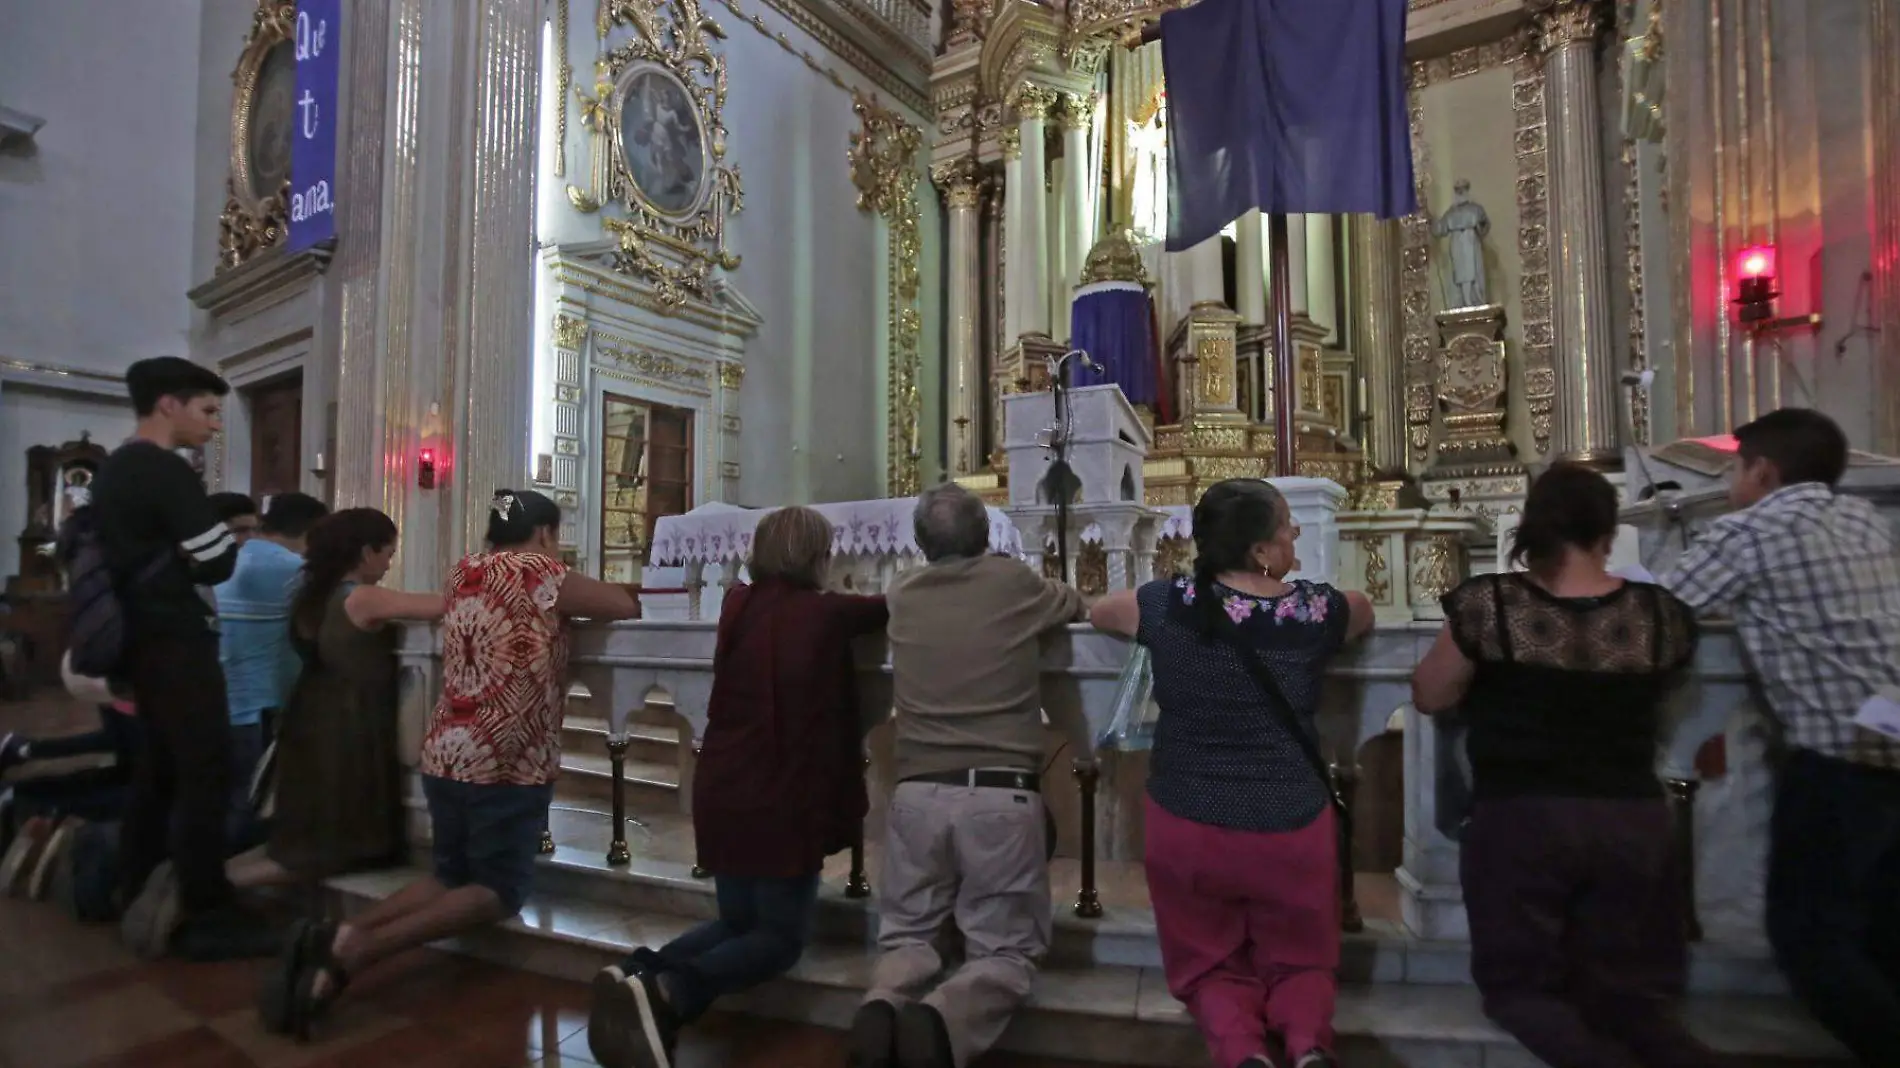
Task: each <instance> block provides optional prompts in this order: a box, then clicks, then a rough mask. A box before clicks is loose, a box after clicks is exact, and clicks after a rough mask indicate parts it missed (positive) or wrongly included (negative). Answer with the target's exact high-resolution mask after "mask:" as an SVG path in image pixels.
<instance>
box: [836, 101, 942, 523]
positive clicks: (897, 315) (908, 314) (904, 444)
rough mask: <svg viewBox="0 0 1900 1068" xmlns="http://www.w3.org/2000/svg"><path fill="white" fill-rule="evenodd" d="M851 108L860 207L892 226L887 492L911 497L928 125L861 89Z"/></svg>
mask: <svg viewBox="0 0 1900 1068" xmlns="http://www.w3.org/2000/svg"><path fill="white" fill-rule="evenodd" d="M851 110H852V111H854V112H856V113H857V116H858V120H859V121H860V122H861V123H862V126H861V127H860V128H859V129H858V130H857V131H856V132H854V133H853V134H852V135H851V147H850V149H849V150H848V151H847V152H846V153H845V157H846V159H847V160H848V161H849V162H850V164H851V184H852V185H854V186H856V187H857V190H858V210H860V211H866V212H872V213H874V214H876V215H879V216H881V217H882V218H883V219H884V221H885V222H886V223H887V224H888V225H889V227H890V239H889V249H888V253H887V258H888V270H889V272H890V280H889V289H890V307H889V308H888V309H887V313H886V314H887V318H888V320H889V330H890V372H889V380H888V384H887V388H886V390H885V401H886V404H887V405H888V408H889V415H888V420H887V422H888V424H889V425H888V427H887V429H886V432H885V442H886V449H887V456H886V474H885V492H887V493H888V494H889V495H890V496H892V497H909V496H913V495H915V494H916V493H917V492H918V491H919V490H920V489H921V488H922V481H923V475H922V470H921V468H922V461H923V426H922V422H923V402H922V397H921V395H920V394H919V391H918V383H917V379H918V377H919V376H920V374H921V371H922V364H923V357H922V353H921V352H920V350H919V341H920V337H921V335H922V333H923V313H922V311H921V310H920V309H919V308H918V306H917V301H918V297H919V295H920V294H921V291H922V288H923V286H922V281H921V276H920V273H919V265H918V261H919V260H920V259H921V257H922V254H923V236H922V232H921V230H920V228H919V213H918V206H917V180H918V178H919V175H920V172H919V170H918V165H917V152H918V149H920V148H921V147H922V146H923V139H924V132H923V130H922V129H921V128H919V127H916V126H912V125H911V124H910V123H908V122H905V121H904V119H903V117H902V116H900V115H898V114H897V113H896V112H895V111H892V110H891V109H889V108H887V107H885V106H884V105H882V104H880V103H878V102H877V101H876V100H875V99H873V98H870V97H866V96H862V95H858V96H856V97H855V99H854V100H853V101H852V103H851Z"/></svg>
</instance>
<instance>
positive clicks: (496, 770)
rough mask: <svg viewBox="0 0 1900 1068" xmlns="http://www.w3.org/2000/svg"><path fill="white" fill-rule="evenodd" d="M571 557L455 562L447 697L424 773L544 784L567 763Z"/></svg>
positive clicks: (497, 556)
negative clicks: (565, 606)
mask: <svg viewBox="0 0 1900 1068" xmlns="http://www.w3.org/2000/svg"><path fill="white" fill-rule="evenodd" d="M566 577H567V565H565V564H563V563H561V562H560V561H559V560H555V559H552V558H550V557H546V556H542V555H540V554H538V553H515V552H505V553H474V554H471V555H469V556H466V557H463V558H462V560H461V561H460V562H459V563H457V564H456V565H455V567H454V568H452V569H451V570H450V571H449V581H448V610H447V612H445V613H444V614H443V617H442V697H441V699H440V700H439V701H438V702H437V703H436V708H435V713H434V715H433V716H431V717H430V719H429V730H428V733H427V734H426V735H424V737H423V740H422V763H421V771H422V774H424V775H432V776H435V777H437V778H442V779H450V780H453V781H456V782H465V783H474V784H477V785H493V784H513V785H521V786H536V785H541V784H543V783H550V782H553V781H554V779H555V778H556V776H557V775H558V773H559V771H560V766H561V741H560V739H561V715H562V703H563V702H562V697H563V694H564V691H565V689H566V686H567V631H566V629H565V627H564V626H563V624H562V620H561V617H560V615H559V614H558V613H556V612H555V609H554V604H555V601H556V600H557V599H558V598H559V597H560V593H561V582H562V580H563V579H565V578H566Z"/></svg>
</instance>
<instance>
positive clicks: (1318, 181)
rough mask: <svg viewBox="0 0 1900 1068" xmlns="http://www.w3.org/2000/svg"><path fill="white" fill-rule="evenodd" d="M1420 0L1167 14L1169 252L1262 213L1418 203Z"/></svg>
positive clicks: (1405, 209) (1392, 208)
mask: <svg viewBox="0 0 1900 1068" xmlns="http://www.w3.org/2000/svg"><path fill="white" fill-rule="evenodd" d="M1405 4H1406V0H1201V2H1200V3H1197V4H1194V5H1192V6H1189V7H1185V8H1180V9H1178V10H1174V11H1169V12H1167V13H1165V14H1163V15H1162V16H1161V62H1162V67H1163V70H1164V72H1165V74H1166V76H1167V93H1168V119H1167V122H1168V245H1167V247H1168V249H1169V251H1174V252H1178V251H1181V250H1183V249H1188V248H1192V247H1193V246H1195V245H1198V244H1200V243H1201V242H1202V241H1205V240H1207V239H1208V238H1210V237H1213V236H1214V235H1215V234H1217V233H1219V232H1220V230H1221V228H1222V227H1224V226H1226V225H1227V224H1228V223H1230V222H1233V221H1234V220H1235V219H1238V218H1239V217H1240V216H1241V215H1243V214H1245V213H1246V212H1247V210H1248V209H1250V208H1259V209H1260V210H1262V211H1265V212H1268V213H1269V214H1289V215H1290V214H1297V213H1301V212H1314V213H1320V214H1343V213H1347V212H1366V213H1368V214H1372V215H1377V216H1380V217H1381V218H1391V217H1394V216H1399V215H1409V214H1411V213H1412V212H1414V211H1416V210H1417V209H1418V198H1417V191H1416V190H1415V189H1414V188H1413V184H1412V143H1411V132H1410V129H1409V128H1408V126H1407V123H1406V115H1405Z"/></svg>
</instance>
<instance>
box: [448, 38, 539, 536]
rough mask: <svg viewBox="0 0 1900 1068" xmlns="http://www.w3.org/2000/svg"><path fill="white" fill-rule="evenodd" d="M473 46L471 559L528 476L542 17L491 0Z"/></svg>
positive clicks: (464, 434) (466, 513) (463, 412)
mask: <svg viewBox="0 0 1900 1068" xmlns="http://www.w3.org/2000/svg"><path fill="white" fill-rule="evenodd" d="M477 13H478V22H477V25H476V27H475V31H474V33H473V34H472V37H473V39H474V43H475V50H476V51H475V56H474V73H475V80H474V93H473V104H472V110H473V112H474V115H473V124H472V135H473V136H472V139H471V143H470V146H469V147H470V149H471V151H470V155H469V161H468V168H469V181H468V184H467V186H466V187H465V188H466V189H467V195H468V203H469V210H468V218H469V219H470V220H471V225H470V226H469V228H468V230H467V245H466V249H467V251H466V254H465V256H464V257H463V262H464V263H465V264H466V268H467V273H466V275H464V276H463V277H464V278H465V284H466V290H465V292H466V293H467V302H466V305H465V306H466V308H467V314H468V320H467V321H468V327H467V333H466V335H465V336H466V343H465V345H464V346H463V347H462V349H461V351H460V355H461V356H462V358H463V361H464V362H463V364H462V366H461V367H459V368H458V369H457V370H458V371H459V372H460V373H459V374H458V380H459V381H458V385H459V387H460V396H459V397H458V398H457V403H456V407H457V409H458V412H457V415H458V418H457V420H456V422H457V428H458V430H459V431H460V435H459V437H460V440H461V448H460V449H459V450H458V451H459V454H460V455H459V456H458V457H457V463H456V465H455V466H456V467H457V468H458V470H456V471H455V472H454V478H453V480H452V483H451V484H452V485H453V486H454V492H455V493H456V494H457V495H458V496H459V498H460V502H461V509H460V514H461V519H462V535H463V544H462V548H463V551H467V549H468V548H471V547H474V546H479V545H480V544H481V542H482V536H483V532H484V531H485V529H486V527H487V525H488V502H489V500H490V498H491V496H492V495H493V494H494V492H495V490H496V489H497V488H501V487H512V486H518V485H520V484H522V483H524V482H526V481H527V477H528V456H527V450H528V441H527V433H526V428H527V426H528V423H529V418H528V417H529V404H530V399H531V396H532V392H533V382H532V378H531V376H532V374H533V367H534V365H533V361H531V360H530V359H528V352H529V346H530V345H531V344H532V342H533V323H532V317H533V313H534V261H533V259H532V258H531V257H530V256H529V255H528V249H529V245H530V242H531V241H532V239H533V235H534V206H535V205H534V179H535V132H536V127H537V126H538V125H539V124H538V123H536V122H534V121H533V116H534V115H536V114H537V113H538V110H537V105H538V101H539V97H540V85H541V79H540V71H539V69H538V68H539V58H540V53H541V11H540V8H539V6H538V5H535V4H522V3H519V2H517V0H482V2H481V4H480V5H479V7H478V9H477Z"/></svg>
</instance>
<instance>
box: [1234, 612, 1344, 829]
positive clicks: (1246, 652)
mask: <svg viewBox="0 0 1900 1068" xmlns="http://www.w3.org/2000/svg"><path fill="white" fill-rule="evenodd" d="M1221 618H1222V620H1223V623H1224V626H1223V628H1222V629H1223V631H1224V632H1225V633H1224V636H1225V637H1226V638H1227V641H1228V644H1230V645H1232V646H1233V647H1234V651H1235V652H1236V653H1238V654H1239V655H1240V664H1241V666H1242V667H1244V668H1246V669H1247V674H1248V675H1251V676H1252V677H1253V681H1254V685H1255V686H1257V687H1259V689H1260V690H1261V692H1262V694H1263V695H1264V696H1265V697H1266V699H1267V707H1269V708H1271V709H1272V710H1273V717H1274V718H1275V719H1277V720H1279V722H1280V726H1281V728H1282V729H1284V730H1285V731H1286V732H1287V733H1288V734H1290V735H1292V736H1293V741H1294V743H1295V744H1297V745H1298V746H1299V747H1300V752H1301V753H1302V754H1304V755H1305V757H1306V762H1307V764H1309V765H1311V766H1312V769H1313V773H1314V774H1315V775H1318V776H1319V784H1320V786H1321V787H1322V788H1324V789H1325V791H1326V797H1327V799H1328V800H1329V801H1331V802H1332V804H1333V807H1334V808H1336V809H1338V810H1340V811H1341V812H1344V811H1345V809H1346V799H1345V798H1343V797H1341V796H1340V795H1339V790H1338V788H1337V787H1335V786H1334V785H1333V773H1332V771H1331V770H1330V769H1328V768H1327V766H1326V760H1325V758H1323V757H1321V756H1320V755H1319V744H1318V743H1317V742H1315V741H1314V740H1313V737H1312V736H1311V735H1309V734H1308V733H1307V732H1306V730H1305V728H1303V727H1301V726H1300V722H1299V715H1298V713H1296V712H1295V711H1294V709H1293V702H1292V701H1289V700H1288V699H1287V696H1286V691H1285V690H1282V689H1281V688H1280V682H1279V680H1278V679H1275V678H1274V677H1273V670H1272V669H1271V668H1269V667H1268V666H1267V662H1266V661H1265V660H1262V659H1261V658H1260V652H1259V650H1257V649H1255V648H1254V647H1253V646H1252V645H1251V644H1249V643H1248V642H1246V641H1245V640H1244V639H1243V637H1242V635H1241V634H1240V633H1239V629H1240V628H1239V627H1237V626H1235V625H1234V623H1233V622H1232V621H1231V620H1228V619H1227V618H1226V617H1225V616H1222V617H1221Z"/></svg>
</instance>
